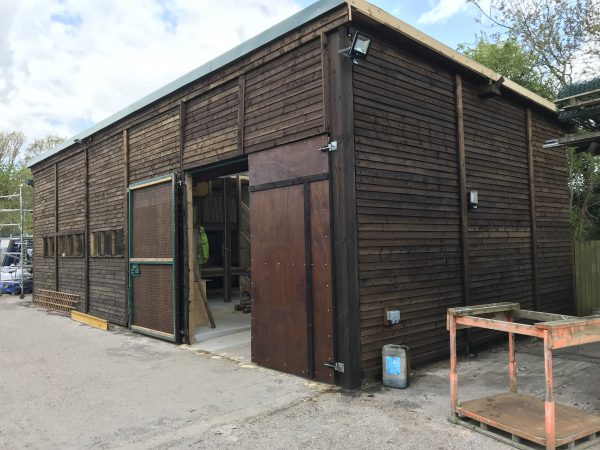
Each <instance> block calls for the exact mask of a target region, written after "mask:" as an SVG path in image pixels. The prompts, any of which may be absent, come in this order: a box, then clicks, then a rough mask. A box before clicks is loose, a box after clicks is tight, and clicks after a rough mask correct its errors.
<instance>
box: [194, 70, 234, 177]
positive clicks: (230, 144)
mask: <svg viewBox="0 0 600 450" xmlns="http://www.w3.org/2000/svg"><path fill="white" fill-rule="evenodd" d="M239 97H240V89H239V83H238V82H237V80H234V81H232V82H229V83H226V84H224V85H223V86H219V87H218V88H216V89H214V90H212V91H209V92H206V93H205V94H202V95H200V96H199V97H196V98H194V99H191V100H188V101H187V102H185V129H184V148H183V164H184V166H185V167H194V166H201V165H203V164H206V163H209V162H214V161H216V160H217V159H226V158H231V157H233V156H235V155H236V154H238V153H239V151H238V140H237V139H238V105H239V103H240V101H241V99H240V98H239Z"/></svg>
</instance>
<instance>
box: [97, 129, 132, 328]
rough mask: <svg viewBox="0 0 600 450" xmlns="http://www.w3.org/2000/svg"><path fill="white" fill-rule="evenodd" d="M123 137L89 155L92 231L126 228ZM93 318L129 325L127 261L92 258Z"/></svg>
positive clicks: (101, 144)
mask: <svg viewBox="0 0 600 450" xmlns="http://www.w3.org/2000/svg"><path fill="white" fill-rule="evenodd" d="M123 157H124V154H123V138H122V135H121V134H120V133H119V134H116V135H113V136H110V137H108V138H107V139H105V140H103V141H101V142H98V143H94V144H92V146H90V149H89V153H88V166H89V169H88V172H89V174H88V183H89V194H88V195H89V229H90V232H94V231H97V230H102V229H119V228H121V229H122V228H123V227H124V226H125V218H126V216H127V215H126V211H125V186H124V181H123V180H124V176H123V174H124V159H123ZM89 271H90V278H89V283H90V287H89V296H90V298H89V304H90V311H89V312H90V314H92V315H95V316H98V317H102V318H105V319H107V320H109V321H110V322H111V323H116V324H118V325H126V324H127V296H126V292H127V277H126V275H127V272H126V266H125V260H124V258H90V261H89Z"/></svg>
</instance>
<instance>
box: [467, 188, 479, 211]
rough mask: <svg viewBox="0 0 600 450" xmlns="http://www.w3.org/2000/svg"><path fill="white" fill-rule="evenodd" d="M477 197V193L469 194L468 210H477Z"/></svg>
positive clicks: (471, 192)
mask: <svg viewBox="0 0 600 450" xmlns="http://www.w3.org/2000/svg"><path fill="white" fill-rule="evenodd" d="M478 197H479V195H477V191H470V192H469V209H477V204H478V203H479V198H478Z"/></svg>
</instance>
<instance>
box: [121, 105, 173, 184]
mask: <svg viewBox="0 0 600 450" xmlns="http://www.w3.org/2000/svg"><path fill="white" fill-rule="evenodd" d="M178 167H179V109H178V108H175V109H172V110H170V111H167V112H166V113H164V114H161V115H159V116H156V117H154V118H152V119H150V120H148V121H147V122H144V123H142V124H140V125H137V126H135V127H134V128H132V129H131V130H130V131H129V182H130V183H135V182H136V181H142V180H146V179H149V178H154V177H156V176H159V175H165V174H168V173H172V172H174V171H175V170H176V168H178Z"/></svg>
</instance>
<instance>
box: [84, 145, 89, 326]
mask: <svg viewBox="0 0 600 450" xmlns="http://www.w3.org/2000/svg"><path fill="white" fill-rule="evenodd" d="M88 152H89V147H88V145H87V144H86V146H85V149H84V151H83V158H84V159H83V165H84V169H83V170H84V172H83V173H84V175H83V176H84V189H85V193H84V198H85V204H84V208H85V236H84V238H83V245H84V246H85V248H84V249H83V256H84V257H85V299H84V301H85V306H84V311H85V313H86V314H87V313H89V312H90V242H89V234H90V205H89V203H90V199H89V197H90V196H89V185H88V180H89V168H88V160H89V158H88Z"/></svg>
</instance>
